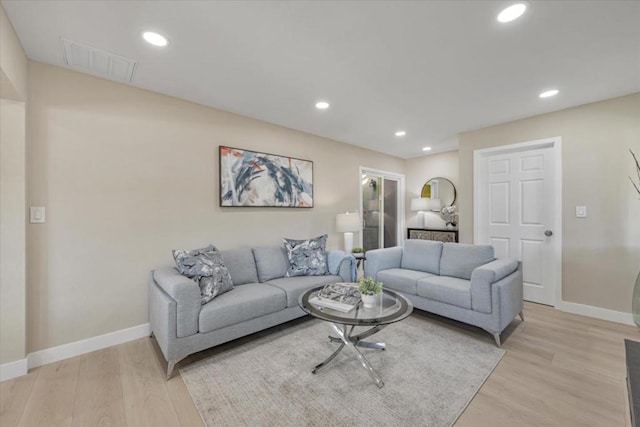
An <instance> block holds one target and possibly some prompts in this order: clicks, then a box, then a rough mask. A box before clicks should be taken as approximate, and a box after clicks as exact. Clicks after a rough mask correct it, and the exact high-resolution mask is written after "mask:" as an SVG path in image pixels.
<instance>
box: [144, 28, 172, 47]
mask: <svg viewBox="0 0 640 427" xmlns="http://www.w3.org/2000/svg"><path fill="white" fill-rule="evenodd" d="M142 38H144V39H145V40H146V41H147V43H151V44H152V45H154V46H160V47H162V46H166V45H167V43H169V42H168V41H167V38H166V37H165V36H163V35H160V34H158V33H154V32H153V31H146V32H144V33H142Z"/></svg>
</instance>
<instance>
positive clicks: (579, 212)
mask: <svg viewBox="0 0 640 427" xmlns="http://www.w3.org/2000/svg"><path fill="white" fill-rule="evenodd" d="M586 217H587V207H586V206H576V218H586Z"/></svg>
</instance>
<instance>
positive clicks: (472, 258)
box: [440, 243, 494, 280]
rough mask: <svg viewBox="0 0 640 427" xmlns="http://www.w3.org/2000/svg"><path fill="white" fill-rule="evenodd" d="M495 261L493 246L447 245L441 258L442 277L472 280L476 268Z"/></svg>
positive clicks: (444, 246) (443, 248)
mask: <svg viewBox="0 0 640 427" xmlns="http://www.w3.org/2000/svg"><path fill="white" fill-rule="evenodd" d="M493 260H494V256H493V246H491V245H468V244H464V243H445V244H444V245H443V247H442V258H440V275H441V276H450V277H457V278H459V279H467V280H470V279H471V273H472V272H473V269H474V268H476V267H479V266H481V265H484V264H486V263H489V262H491V261H493Z"/></svg>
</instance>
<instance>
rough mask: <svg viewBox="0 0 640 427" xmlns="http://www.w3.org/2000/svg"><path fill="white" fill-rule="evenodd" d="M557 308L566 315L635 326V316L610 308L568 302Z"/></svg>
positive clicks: (563, 302)
mask: <svg viewBox="0 0 640 427" xmlns="http://www.w3.org/2000/svg"><path fill="white" fill-rule="evenodd" d="M556 308H557V309H558V310H560V311H564V312H565V313H571V314H579V315H582V316H587V317H593V318H596V319H602V320H608V321H610V322H616V323H622V324H625V325H631V326H635V323H634V322H633V314H631V313H625V312H623V311H616V310H609V309H608V308H601V307H595V306H592V305H584V304H578V303H575V302H568V301H562V304H561V305H560V306H559V307H556Z"/></svg>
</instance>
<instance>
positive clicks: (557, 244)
mask: <svg viewBox="0 0 640 427" xmlns="http://www.w3.org/2000/svg"><path fill="white" fill-rule="evenodd" d="M540 148H553V154H554V163H555V169H554V186H555V188H554V192H553V193H554V198H555V212H554V213H553V222H554V224H553V228H552V229H553V235H554V236H555V238H554V239H553V240H552V244H553V255H554V257H555V259H556V260H557V262H556V263H554V271H553V275H554V279H555V283H556V289H555V303H554V306H555V307H556V308H559V306H560V305H562V304H563V301H562V137H560V136H554V137H549V138H544V139H537V140H534V141H526V142H519V143H516V144H509V145H501V146H497V147H490V148H483V149H480V150H474V152H473V242H474V243H477V242H479V241H480V228H479V227H478V224H480V222H481V220H482V218H481V214H480V200H482V189H481V188H482V185H481V178H482V176H483V174H482V172H483V170H482V159H483V158H484V157H486V156H490V155H494V154H507V153H513V152H518V151H526V150H531V149H540Z"/></svg>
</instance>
